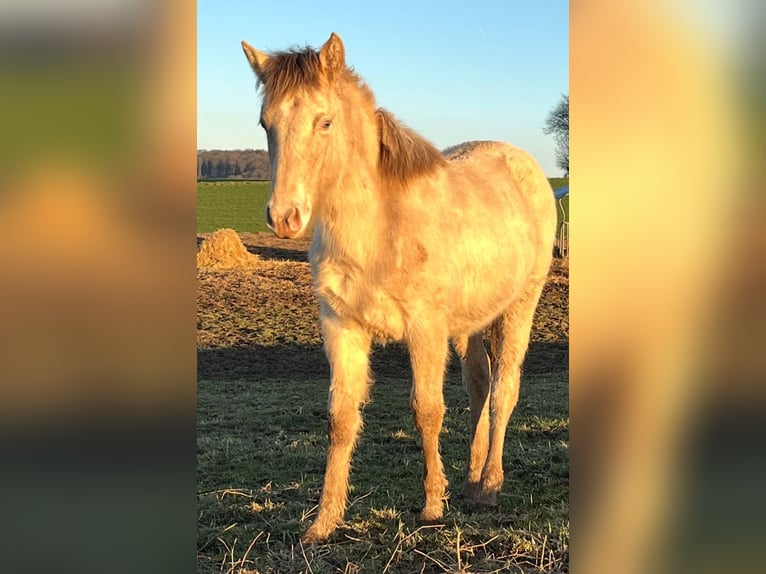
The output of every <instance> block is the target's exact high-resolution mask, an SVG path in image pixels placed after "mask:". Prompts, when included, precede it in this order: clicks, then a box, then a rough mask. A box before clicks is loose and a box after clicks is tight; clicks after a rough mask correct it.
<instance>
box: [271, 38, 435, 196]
mask: <svg viewBox="0 0 766 574" xmlns="http://www.w3.org/2000/svg"><path fill="white" fill-rule="evenodd" d="M263 72H264V75H265V77H266V78H267V80H266V82H265V83H263V84H262V85H263V89H264V93H265V95H266V97H267V98H269V99H270V100H272V101H279V100H281V99H282V98H284V97H287V96H289V95H290V94H292V93H293V92H295V91H296V90H298V89H301V88H309V89H311V88H319V87H320V86H321V84H322V81H323V70H322V63H321V61H320V59H319V52H316V51H315V50H313V49H312V48H303V49H292V50H289V51H285V52H274V53H272V54H270V55H269V59H268V60H267V61H266V63H265V66H264V69H263ZM343 79H344V80H345V81H346V82H348V83H347V85H349V84H350V85H352V86H355V87H356V88H358V89H359V90H361V95H362V96H363V98H365V99H366V100H367V101H369V102H373V101H374V96H373V95H372V92H371V91H370V89H369V88H368V87H367V86H366V85H365V84H364V82H363V81H362V79H361V78H360V77H359V76H358V75H357V74H356V73H355V72H354V71H353V70H352V69H350V68H346V69H345V70H344V72H343ZM375 120H376V122H377V124H378V142H379V155H378V173H379V175H380V177H381V180H382V182H383V184H384V185H386V186H387V187H401V186H404V185H406V184H407V183H409V181H410V180H411V179H413V178H415V177H417V176H419V175H425V174H427V173H431V172H432V171H434V170H435V169H436V168H437V167H439V166H441V165H444V164H445V163H446V160H445V159H444V157H443V156H442V154H441V152H439V150H438V149H436V148H435V147H434V146H433V144H431V143H430V142H429V141H428V140H426V139H425V138H423V137H422V136H421V135H420V134H418V133H417V132H415V131H414V130H412V129H410V128H408V127H407V126H404V125H402V124H401V123H400V122H399V121H398V120H397V119H396V118H395V117H394V116H393V115H392V114H391V113H390V112H389V111H387V110H384V109H383V108H378V109H377V110H376V111H375Z"/></svg>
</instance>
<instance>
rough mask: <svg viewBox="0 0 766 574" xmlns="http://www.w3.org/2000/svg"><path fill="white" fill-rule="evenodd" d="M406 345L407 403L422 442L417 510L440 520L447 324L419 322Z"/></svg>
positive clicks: (424, 516) (429, 518) (443, 480)
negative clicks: (409, 376) (408, 371)
mask: <svg viewBox="0 0 766 574" xmlns="http://www.w3.org/2000/svg"><path fill="white" fill-rule="evenodd" d="M407 345H408V347H409V351H410V359H411V361H412V374H413V382H412V392H411V395H410V404H411V406H412V413H413V416H414V419H415V426H416V427H417V429H418V431H419V432H420V436H421V440H422V442H423V462H424V465H425V476H424V479H423V487H424V490H425V498H426V502H425V506H424V507H423V511H422V512H421V514H420V518H421V520H423V521H426V522H430V521H434V520H439V519H440V518H441V517H442V514H443V512H444V497H445V492H446V489H447V479H446V478H445V476H444V468H443V466H442V460H441V455H440V454H439V433H440V432H441V428H442V421H443V419H444V395H443V391H442V386H443V383H444V367H445V364H446V361H447V353H448V351H449V345H448V338H447V331H446V328H444V329H440V328H436V327H434V326H433V325H429V326H428V327H426V326H425V324H424V323H421V325H419V327H418V328H417V330H416V331H415V332H410V333H409V334H408V337H407Z"/></svg>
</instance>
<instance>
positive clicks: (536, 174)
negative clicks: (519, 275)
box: [442, 141, 556, 250]
mask: <svg viewBox="0 0 766 574" xmlns="http://www.w3.org/2000/svg"><path fill="white" fill-rule="evenodd" d="M442 153H443V154H444V156H445V158H446V159H447V160H448V161H449V162H450V164H449V165H450V171H452V172H453V173H452V176H451V180H452V182H451V190H450V191H451V192H452V194H453V195H452V197H453V199H455V200H457V201H461V200H462V202H464V203H465V207H466V208H468V209H469V210H470V209H471V208H470V204H473V205H474V206H476V207H477V208H478V209H481V208H485V209H489V210H491V211H492V212H493V213H494V214H495V217H497V218H498V219H502V221H503V222H506V223H507V224H508V226H509V227H513V228H515V229H517V230H518V229H519V226H520V227H521V229H524V228H528V229H529V231H530V232H532V233H533V234H534V235H536V236H537V239H538V241H537V242H536V243H537V244H538V245H537V248H538V249H540V250H544V249H546V246H547V247H550V249H552V244H553V236H554V234H555V225H556V207H555V202H554V198H553V192H552V190H551V187H550V183H549V182H548V179H547V178H546V177H545V174H544V173H543V171H542V169H541V168H540V165H539V164H538V163H537V161H536V160H535V159H534V158H533V157H532V156H531V155H530V154H529V153H527V152H526V151H524V150H523V149H520V148H517V147H515V146H512V145H510V144H508V143H505V142H496V141H471V142H465V143H462V144H460V145H457V146H453V147H451V148H447V149H445V150H444V151H443V152H442ZM499 223H500V222H498V226H497V227H496V229H497V230H498V232H501V231H502V229H503V228H504V227H506V226H504V225H500V224H499ZM548 244H550V245H548Z"/></svg>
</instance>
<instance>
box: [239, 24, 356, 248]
mask: <svg viewBox="0 0 766 574" xmlns="http://www.w3.org/2000/svg"><path fill="white" fill-rule="evenodd" d="M242 48H243V49H244V51H245V55H246V56H247V59H248V61H249V62H250V65H251V66H252V68H253V71H254V72H255V74H256V76H257V77H258V80H259V82H260V84H262V86H263V104H262V107H261V122H260V123H261V126H263V128H264V129H265V130H266V135H267V138H268V146H269V162H270V164H271V177H272V184H271V196H270V197H269V202H268V204H267V206H266V223H267V224H268V225H269V227H270V228H271V230H272V231H274V233H275V234H276V235H277V236H279V237H288V238H295V237H300V236H302V235H303V234H304V233H305V231H306V228H307V227H308V225H309V222H310V220H311V216H312V213H313V212H314V211H315V208H316V201H317V198H318V197H319V195H320V194H321V191H322V190H323V189H325V188H326V187H327V186H328V185H332V184H333V183H334V182H335V181H336V180H337V178H338V174H339V170H340V166H341V164H342V161H343V157H342V155H341V153H342V152H341V151H340V147H339V145H338V144H339V143H340V141H339V135H340V134H339V132H340V131H341V130H340V129H339V127H340V126H339V125H338V124H339V123H340V122H339V121H336V120H340V119H341V115H342V114H341V109H342V104H341V101H340V98H339V88H338V84H339V82H340V81H341V78H342V76H343V74H344V73H346V72H347V69H346V64H345V56H344V48H343V42H342V41H341V39H340V37H338V36H337V35H336V34H332V35H331V36H330V39H329V40H327V42H326V43H325V44H324V46H322V48H321V49H320V50H319V52H316V51H314V50H311V49H306V50H304V51H292V52H278V53H275V54H265V53H263V52H260V51H259V50H256V49H255V48H253V47H252V46H250V45H249V44H248V43H247V42H242Z"/></svg>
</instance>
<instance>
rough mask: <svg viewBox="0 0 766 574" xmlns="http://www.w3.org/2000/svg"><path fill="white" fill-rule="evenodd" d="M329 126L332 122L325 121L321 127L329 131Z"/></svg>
mask: <svg viewBox="0 0 766 574" xmlns="http://www.w3.org/2000/svg"><path fill="white" fill-rule="evenodd" d="M331 125H332V120H325V121H323V122H322V127H323V128H324V129H326V130H329V129H330V126H331Z"/></svg>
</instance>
